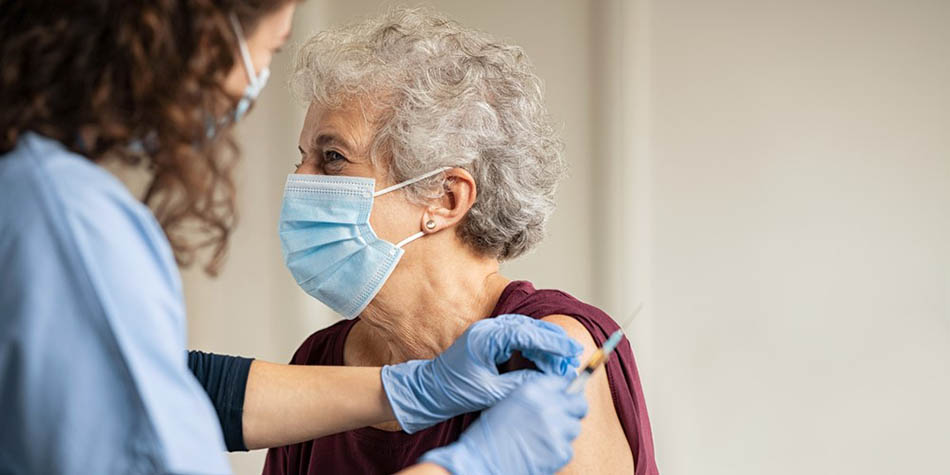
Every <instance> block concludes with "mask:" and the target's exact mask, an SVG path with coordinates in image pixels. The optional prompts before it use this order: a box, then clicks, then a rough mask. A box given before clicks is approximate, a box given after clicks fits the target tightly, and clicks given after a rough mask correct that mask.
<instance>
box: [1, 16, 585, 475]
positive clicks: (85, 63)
mask: <svg viewBox="0 0 950 475" xmlns="http://www.w3.org/2000/svg"><path fill="white" fill-rule="evenodd" d="M295 6H296V2H295V1H294V0H62V1H51V0H50V1H47V0H0V263H2V266H3V267H2V271H0V473H43V474H49V473H97V474H98V473H226V472H228V471H229V469H228V466H227V463H226V461H225V458H224V456H223V454H222V449H223V448H224V444H225V440H224V439H225V438H227V439H229V440H228V442H227V443H228V446H229V447H232V448H243V447H266V446H275V445H284V444H289V443H294V442H299V441H303V440H308V439H310V438H314V437H318V436H321V435H326V434H329V433H332V432H335V431H342V430H347V429H352V428H355V427H361V426H366V425H371V424H376V423H380V422H383V421H387V420H396V421H398V422H399V423H400V424H401V426H402V427H403V428H404V430H407V431H413V430H418V429H420V428H424V427H427V426H429V425H432V424H435V423H437V422H439V421H441V420H443V419H446V418H449V417H452V416H455V415H457V414H460V413H464V412H471V411H477V410H482V409H484V408H489V407H490V409H487V410H486V411H484V412H483V413H482V416H481V417H480V418H479V421H478V422H476V423H475V424H474V425H473V426H472V427H471V428H470V429H469V430H468V431H467V432H466V433H464V434H463V436H462V437H461V438H460V440H459V441H458V442H456V443H454V444H452V445H449V446H447V447H443V448H440V449H437V450H438V454H437V456H433V457H428V456H427V457H423V460H424V461H426V460H428V461H429V462H424V463H421V464H420V465H416V466H413V467H410V468H408V469H407V470H406V472H407V473H445V472H446V471H449V472H453V473H550V472H553V471H555V470H557V469H558V468H560V467H561V466H563V465H564V464H565V463H566V462H567V461H568V460H569V459H570V454H571V448H570V443H571V441H572V440H573V438H574V437H576V436H577V434H578V432H579V430H580V425H579V421H580V419H581V418H582V417H583V416H584V414H585V412H586V401H585V400H584V398H583V396H582V395H580V394H577V395H572V394H567V393H566V392H565V391H564V388H565V386H566V382H567V381H568V377H565V376H569V375H570V374H571V373H572V370H573V368H574V367H575V366H576V365H577V360H576V358H577V355H578V353H579V350H580V347H579V346H578V345H577V344H576V343H575V342H573V341H572V340H570V339H569V338H568V337H567V336H566V335H565V334H564V332H563V331H561V330H560V329H559V328H558V327H555V326H553V325H548V324H546V323H544V322H537V321H534V320H531V319H528V318H526V317H523V316H519V315H509V316H503V317H498V318H495V319H490V320H485V321H482V322H479V323H476V324H475V325H473V326H472V327H470V328H469V329H468V330H467V331H466V332H465V333H464V334H463V335H462V337H460V338H459V340H458V341H456V342H455V343H454V344H453V345H452V346H450V347H449V348H448V349H447V350H446V351H445V353H443V354H442V355H440V356H438V357H437V358H435V359H432V360H420V361H411V362H408V363H403V364H400V365H394V366H387V367H384V368H351V367H301V366H296V367H290V366H286V365H277V364H270V363H264V362H259V361H253V362H252V361H251V360H247V359H243V358H233V357H225V356H220V355H209V354H205V353H198V352H193V353H192V354H191V355H189V358H188V361H189V363H190V365H191V369H192V371H194V374H195V375H197V376H199V380H200V382H201V385H199V381H198V380H196V379H195V378H194V377H193V376H192V373H191V372H190V371H189V367H188V366H187V365H186V358H185V355H186V353H185V341H186V337H185V328H186V325H185V319H184V318H185V317H184V303H183V299H182V288H181V282H180V279H179V275H178V270H177V268H176V265H175V259H176V258H177V259H178V261H179V262H189V261H190V260H192V258H193V257H194V255H195V254H194V253H195V251H197V250H201V249H205V250H208V252H209V253H210V254H211V256H212V257H211V262H210V264H209V268H210V269H211V270H214V269H216V268H217V266H219V265H220V261H221V256H222V255H223V252H224V249H225V244H226V242H227V238H228V235H229V233H230V231H231V229H232V227H233V224H234V186H233V182H232V179H231V175H230V173H231V170H232V168H233V166H234V163H233V160H232V158H231V157H233V156H234V154H232V153H228V152H229V151H233V147H232V144H233V142H232V139H231V137H230V133H231V132H230V129H231V126H232V125H233V123H234V122H236V121H238V120H240V119H241V117H243V116H244V115H245V114H246V113H247V112H248V110H249V108H250V106H251V104H252V102H253V101H254V99H255V98H256V96H257V95H258V93H259V92H260V90H261V88H263V86H264V83H265V82H266V80H267V76H268V72H267V71H268V69H267V66H268V64H269V63H270V60H271V56H272V55H273V54H274V53H275V52H276V51H277V50H278V49H279V48H280V46H281V45H282V44H283V43H284V42H285V41H286V40H287V37H288V36H289V33H290V31H289V30H290V24H291V18H292V15H293V11H294V8H295ZM106 167H111V168H114V169H116V170H120V171H123V170H128V169H135V168H136V167H138V168H137V169H139V170H142V171H144V172H145V174H147V175H148V178H149V186H148V187H147V191H146V192H145V194H144V197H143V200H144V201H145V203H146V204H147V205H149V206H148V207H146V206H145V205H143V204H142V203H140V202H139V201H138V200H136V199H135V198H134V197H133V196H132V194H131V193H130V192H129V190H127V189H126V188H125V186H124V185H123V184H122V182H120V181H119V180H117V179H116V178H115V177H114V176H113V175H112V174H111V173H110V172H109V171H107V169H106ZM153 213H154V214H153ZM196 236H197V238H198V239H199V240H198V241H195V237H196ZM275 324H279V322H275ZM515 350H519V351H521V352H522V354H524V355H525V356H527V357H529V358H530V359H532V360H533V361H534V362H535V364H536V365H537V366H538V368H539V369H540V370H541V371H540V372H534V371H532V372H515V373H508V374H498V371H497V369H496V364H497V363H500V362H503V361H505V360H506V359H508V358H509V357H510V356H511V354H512V352H513V351H515ZM202 385H203V386H204V390H203V389H202ZM209 395H210V396H211V398H210V399H209ZM212 400H213V401H214V402H215V405H212V402H211V401H212ZM499 401H500V402H499ZM215 412H217V417H216V415H215ZM222 428H224V431H225V432H226V433H227V437H224V436H223V435H222Z"/></svg>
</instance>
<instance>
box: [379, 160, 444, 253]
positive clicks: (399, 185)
mask: <svg viewBox="0 0 950 475" xmlns="http://www.w3.org/2000/svg"><path fill="white" fill-rule="evenodd" d="M451 169H452V167H442V168H438V169H436V170H432V171H431V172H429V173H426V174H423V175H419V176H417V177H415V178H412V179H409V180H406V181H404V182H402V183H397V184H395V185H393V186H390V187H388V188H383V189H382V190H379V191H377V192H375V193H373V197H377V196H381V195H385V194H386V193H389V192H392V191H396V190H398V189H400V188H405V187H407V186H409V185H411V184H413V183H416V182H419V181H422V180H425V179H426V178H429V177H432V176H435V175H438V174H439V173H442V172H444V171H446V170H451ZM425 235H426V233H424V232H422V231H419V232H417V233H415V234H413V235H412V236H409V237H407V238H406V239H403V240H402V241H399V244H396V247H397V248H400V249H401V248H402V247H403V246H405V245H406V244H409V243H410V242H412V241H415V240H416V239H419V238H421V237H422V236H425Z"/></svg>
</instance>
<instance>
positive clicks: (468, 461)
mask: <svg viewBox="0 0 950 475" xmlns="http://www.w3.org/2000/svg"><path fill="white" fill-rule="evenodd" d="M569 382H570V379H569V378H563V377H558V376H549V375H536V377H535V378H532V380H531V381H528V382H526V383H525V384H524V385H523V386H521V387H520V388H518V389H517V390H516V391H515V392H513V393H512V394H511V396H509V397H508V398H507V399H505V400H503V401H501V402H500V403H498V405H497V406H495V407H492V408H491V409H488V410H486V411H485V412H482V414H481V416H480V417H479V418H478V420H476V421H475V422H474V423H473V424H472V425H471V426H470V427H469V428H468V430H466V431H465V432H463V433H462V435H461V437H459V440H458V441H457V442H455V443H453V444H451V445H447V446H445V447H441V448H438V449H434V450H431V451H429V452H427V453H426V454H425V455H423V456H422V459H421V460H420V461H421V462H431V463H434V464H437V465H440V466H442V467H443V468H445V469H446V470H448V471H449V472H452V473H453V474H472V473H478V474H511V473H518V474H533V473H554V472H556V471H557V470H560V469H561V468H562V467H564V465H566V464H567V463H568V462H570V460H571V457H573V455H574V450H573V448H571V442H573V441H574V439H575V438H577V435H578V434H580V432H581V419H582V418H583V417H584V416H585V415H587V400H586V399H585V398H584V392H583V391H581V392H579V393H575V394H567V392H566V391H565V389H566V388H567V385H568V384H569Z"/></svg>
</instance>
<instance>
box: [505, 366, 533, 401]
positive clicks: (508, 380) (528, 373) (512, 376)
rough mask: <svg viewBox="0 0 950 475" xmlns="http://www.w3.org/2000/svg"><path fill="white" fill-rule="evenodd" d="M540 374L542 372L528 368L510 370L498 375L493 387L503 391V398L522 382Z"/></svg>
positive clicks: (528, 381)
mask: <svg viewBox="0 0 950 475" xmlns="http://www.w3.org/2000/svg"><path fill="white" fill-rule="evenodd" d="M541 376H542V374H541V373H539V372H537V371H534V370H530V369H520V370H518V371H512V372H510V373H505V374H503V375H501V376H499V377H498V379H497V380H496V381H497V382H496V383H495V387H496V388H497V389H498V390H499V392H501V393H503V394H502V396H501V398H505V397H508V395H509V394H511V393H512V391H514V390H515V389H518V388H519V387H521V385H522V384H525V383H530V382H532V381H534V380H536V379H537V378H539V377H541ZM496 402H497V401H496Z"/></svg>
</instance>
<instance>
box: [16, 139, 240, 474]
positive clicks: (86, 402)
mask: <svg viewBox="0 0 950 475" xmlns="http://www.w3.org/2000/svg"><path fill="white" fill-rule="evenodd" d="M0 266H2V267H0V473H82V474H90V473H156V472H159V473H228V472H229V471H230V470H229V467H228V464H227V461H226V458H225V456H224V453H223V452H224V442H223V439H222V435H221V429H220V426H219V424H218V420H217V418H216V416H215V413H214V410H213V408H212V407H211V403H210V401H209V400H208V396H207V395H206V393H205V392H204V391H203V390H202V388H201V386H199V384H198V383H197V381H195V379H194V377H193V376H192V374H191V372H189V370H188V367H187V364H186V352H185V344H186V341H185V340H186V337H185V333H186V325H185V308H184V302H183V298H182V288H181V281H180V277H179V274H178V269H177V267H176V265H175V261H174V258H173V255H172V251H171V248H170V246H169V244H168V241H167V240H166V238H165V235H164V234H163V233H162V231H161V229H160V228H159V225H158V223H157V222H156V221H155V218H154V216H153V215H152V213H151V212H150V211H149V209H148V208H146V207H145V206H143V205H142V204H141V203H139V202H138V201H137V200H136V199H135V198H134V197H132V195H131V194H130V193H129V192H128V190H127V189H126V188H125V186H124V185H123V184H122V183H121V182H120V181H118V180H117V179H116V178H115V177H113V176H112V175H111V174H110V173H108V172H107V171H106V170H104V169H103V168H101V167H99V166H97V165H95V164H94V163H92V162H90V161H89V160H87V159H86V158H85V157H82V156H78V155H76V154H73V153H71V152H70V151H68V150H66V149H65V148H63V147H62V145H61V144H60V143H59V142H56V141H53V140H50V139H47V138H45V137H42V136H39V135H36V134H25V135H23V136H21V138H20V140H19V143H18V144H17V147H16V148H15V149H14V150H13V151H11V152H9V153H8V154H6V155H4V156H2V157H0Z"/></svg>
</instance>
